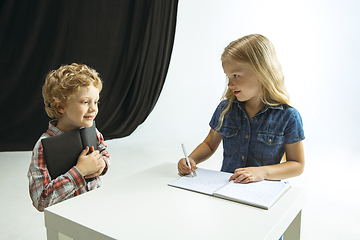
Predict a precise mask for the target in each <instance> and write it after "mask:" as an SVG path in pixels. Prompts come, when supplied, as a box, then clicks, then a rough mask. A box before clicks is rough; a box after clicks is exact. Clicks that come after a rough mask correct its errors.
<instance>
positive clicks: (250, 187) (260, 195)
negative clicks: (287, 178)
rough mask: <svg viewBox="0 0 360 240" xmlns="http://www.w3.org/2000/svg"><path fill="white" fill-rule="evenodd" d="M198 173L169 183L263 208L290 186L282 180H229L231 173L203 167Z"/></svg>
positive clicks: (273, 201)
mask: <svg viewBox="0 0 360 240" xmlns="http://www.w3.org/2000/svg"><path fill="white" fill-rule="evenodd" d="M196 173H197V177H190V176H188V175H187V176H183V177H181V178H179V179H177V180H175V181H173V182H171V183H169V184H168V185H169V186H173V187H178V188H183V189H187V190H191V191H195V192H199V193H204V194H207V195H212V196H215V197H220V198H224V199H228V200H232V201H236V202H240V203H244V204H248V205H251V206H255V207H259V208H263V209H270V208H271V206H273V205H274V203H275V202H276V201H277V200H278V199H279V198H280V197H281V196H282V195H283V194H284V193H285V192H286V191H287V190H288V189H289V188H290V185H289V184H288V183H286V182H281V181H267V180H264V181H261V182H254V183H247V184H241V183H234V182H233V181H231V182H229V178H230V177H231V175H232V174H231V173H227V172H220V171H214V170H208V169H203V168H199V169H197V170H196Z"/></svg>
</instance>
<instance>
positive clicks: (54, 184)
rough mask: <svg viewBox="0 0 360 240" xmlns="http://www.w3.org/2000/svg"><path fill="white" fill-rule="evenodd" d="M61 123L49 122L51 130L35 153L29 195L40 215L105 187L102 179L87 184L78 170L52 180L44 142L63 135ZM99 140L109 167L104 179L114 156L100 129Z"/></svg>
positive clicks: (102, 153)
mask: <svg viewBox="0 0 360 240" xmlns="http://www.w3.org/2000/svg"><path fill="white" fill-rule="evenodd" d="M56 124H57V120H51V121H50V122H49V129H48V130H47V131H46V132H45V133H43V134H42V135H41V137H40V139H39V140H38V141H37V143H36V144H35V147H34V149H33V152H32V159H31V163H30V167H29V171H28V174H27V176H28V179H29V192H30V197H31V199H32V201H33V205H34V207H35V208H36V209H37V210H39V211H40V212H42V211H44V209H45V208H46V207H48V206H51V205H54V204H56V203H59V202H62V201H64V200H66V199H69V198H72V197H75V196H77V195H80V194H82V193H85V192H88V191H91V190H93V189H96V188H98V187H100V186H101V185H102V182H101V179H100V177H99V176H98V177H96V178H95V179H94V180H93V181H90V182H86V181H85V178H84V177H83V176H82V175H81V173H80V171H79V170H78V169H77V168H76V167H75V166H74V167H72V168H71V169H70V170H69V171H67V172H66V173H65V174H63V175H60V176H59V177H57V178H56V179H51V177H50V174H49V171H48V169H47V167H46V161H45V156H44V150H43V146H42V144H41V139H43V138H48V137H52V136H55V135H59V134H61V133H63V132H62V131H61V130H59V129H58V128H56ZM96 135H97V138H98V150H99V152H100V155H101V156H102V158H103V159H104V160H105V162H106V167H105V169H104V171H103V172H102V174H101V175H104V174H105V173H106V172H107V170H108V166H109V165H110V155H109V153H108V151H107V150H106V145H105V142H104V138H103V136H102V134H101V133H100V132H99V131H98V130H97V129H96Z"/></svg>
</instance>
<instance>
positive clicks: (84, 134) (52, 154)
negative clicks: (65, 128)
mask: <svg viewBox="0 0 360 240" xmlns="http://www.w3.org/2000/svg"><path fill="white" fill-rule="evenodd" d="M97 141H98V140H97V137H96V130H95V122H94V123H93V125H92V127H88V128H80V129H77V130H74V131H70V132H66V133H62V134H60V135H56V136H53V137H49V138H44V139H42V140H41V143H42V145H43V148H44V155H45V161H46V164H47V168H48V170H49V173H50V176H51V179H55V178H57V177H58V176H60V175H62V174H64V173H66V172H67V171H69V169H71V168H72V167H73V166H75V165H76V163H77V159H78V157H79V155H80V153H81V151H83V150H84V149H85V148H86V146H88V147H91V146H93V147H94V149H95V150H97V149H98V147H97ZM87 181H89V179H87Z"/></svg>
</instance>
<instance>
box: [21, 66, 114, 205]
mask: <svg viewBox="0 0 360 240" xmlns="http://www.w3.org/2000/svg"><path fill="white" fill-rule="evenodd" d="M101 89H102V82H101V80H100V78H99V76H98V73H97V72H96V71H95V70H94V69H91V68H89V67H87V66H86V65H79V64H76V63H73V64H71V65H65V66H61V67H60V68H59V69H57V70H54V71H52V72H50V73H49V74H48V76H47V77H46V80H45V84H44V86H43V92H42V94H43V97H44V103H45V110H46V113H47V114H48V116H49V117H50V118H54V119H53V120H51V121H50V122H49V129H48V130H47V132H45V133H43V134H42V135H41V137H40V139H39V140H38V141H37V143H36V145H35V147H34V149H33V153H32V160H31V163H30V167H29V171H28V174H27V176H28V179H29V191H30V197H31V199H32V201H33V205H34V207H35V208H36V209H37V210H39V211H41V212H42V211H44V209H45V208H46V207H48V206H51V205H53V204H56V203H58V202H61V201H64V200H66V199H69V198H72V197H74V196H77V195H80V194H82V193H85V192H88V191H90V190H93V189H96V188H98V187H100V186H101V184H102V183H101V180H100V177H99V176H100V175H104V174H105V173H106V172H107V169H108V166H109V165H110V155H109V153H108V152H107V150H106V145H105V143H104V138H103V136H102V134H101V133H100V132H99V131H98V130H97V129H96V135H97V138H98V150H96V151H94V148H93V147H91V148H90V149H89V147H86V148H85V149H84V150H83V151H82V152H81V154H80V155H79V157H78V160H77V164H76V165H75V166H73V167H72V168H71V169H70V170H69V171H67V172H66V173H65V174H62V175H60V176H59V177H57V178H56V179H51V177H50V175H49V171H48V169H47V167H46V159H45V157H44V150H43V146H42V144H41V139H43V138H48V137H52V136H55V135H59V134H61V133H64V132H68V131H72V130H75V129H79V128H81V127H91V126H92V124H93V121H94V119H95V117H96V115H97V113H98V103H99V102H98V101H99V93H100V91H101ZM89 150H90V152H91V153H90V154H89V155H86V153H87V152H88V151H89ZM64 151H66V149H64ZM90 178H93V179H91V180H88V181H87V180H86V179H90Z"/></svg>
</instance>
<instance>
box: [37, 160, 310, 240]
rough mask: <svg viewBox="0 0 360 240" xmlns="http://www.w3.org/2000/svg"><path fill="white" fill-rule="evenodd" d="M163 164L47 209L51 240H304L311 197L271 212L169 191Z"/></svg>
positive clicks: (299, 193) (173, 172) (295, 195)
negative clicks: (304, 220) (307, 202)
mask: <svg viewBox="0 0 360 240" xmlns="http://www.w3.org/2000/svg"><path fill="white" fill-rule="evenodd" d="M177 177H178V175H177V166H176V164H175V163H163V164H160V165H158V166H155V167H153V168H149V169H147V170H145V171H143V172H140V173H137V174H134V175H132V176H129V177H126V178H123V179H119V180H117V181H113V182H110V183H109V182H107V183H106V185H105V184H104V185H103V186H102V187H101V188H99V189H97V190H94V191H92V192H89V193H86V194H83V195H80V196H78V197H75V198H72V199H70V200H67V201H64V202H62V203H59V204H57V205H54V206H51V207H49V208H47V209H45V213H44V214H45V226H46V228H47V238H48V240H58V239H76V240H81V239H86V240H90V239H96V240H102V239H104V240H105V239H106V240H108V239H173V240H176V239H182V240H183V239H207V240H210V239H233V238H237V239H247V240H252V239H254V240H256V239H274V240H277V239H279V237H280V236H281V235H282V234H283V233H284V232H285V235H284V239H300V225H301V210H302V207H303V205H304V202H305V191H304V190H303V189H301V188H297V187H291V188H290V189H289V190H288V191H287V192H286V193H285V194H284V195H283V196H282V197H281V198H280V199H279V200H278V201H277V202H276V203H275V204H274V205H273V207H272V208H271V209H270V210H263V209H260V208H255V207H251V206H247V205H243V204H240V203H236V202H232V201H228V200H224V199H220V198H216V197H213V196H208V195H204V194H200V193H195V192H191V191H187V190H182V189H179V188H174V187H170V186H167V184H168V183H169V182H172V181H173V180H175V179H176V178H177Z"/></svg>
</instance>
